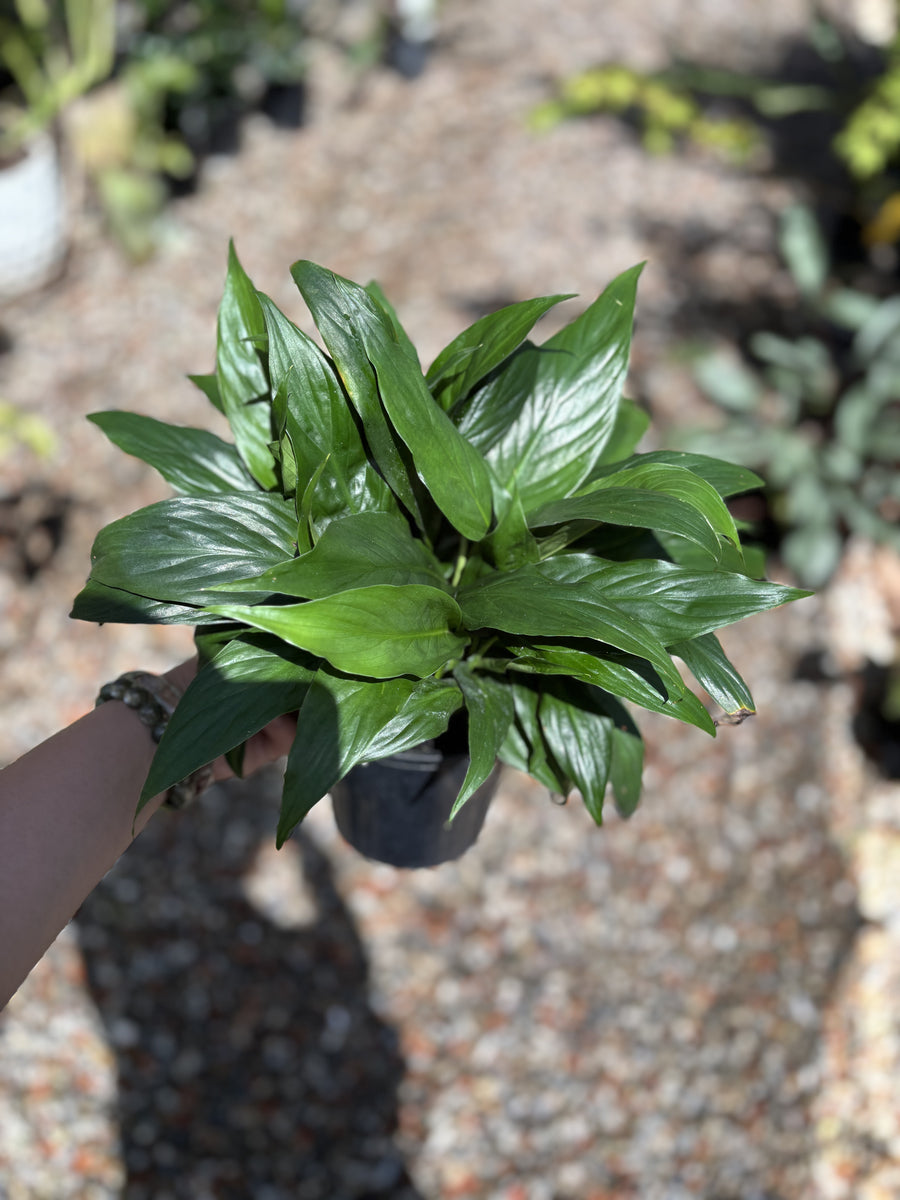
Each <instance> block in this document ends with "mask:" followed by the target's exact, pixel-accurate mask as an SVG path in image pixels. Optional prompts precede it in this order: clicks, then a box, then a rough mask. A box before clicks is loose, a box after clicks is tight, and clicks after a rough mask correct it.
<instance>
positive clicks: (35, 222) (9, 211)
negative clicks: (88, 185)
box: [0, 134, 66, 299]
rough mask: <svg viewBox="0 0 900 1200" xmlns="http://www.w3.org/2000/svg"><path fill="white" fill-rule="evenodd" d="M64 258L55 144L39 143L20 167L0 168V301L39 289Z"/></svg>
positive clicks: (45, 140)
mask: <svg viewBox="0 0 900 1200" xmlns="http://www.w3.org/2000/svg"><path fill="white" fill-rule="evenodd" d="M65 252H66V213H65V197H64V194H63V183H62V173H61V171H60V166H59V156H58V154H57V151H56V144H55V143H54V141H53V139H52V138H51V137H50V136H49V134H44V135H42V136H41V137H38V138H36V139H35V140H34V142H33V143H32V144H31V145H30V147H29V149H28V152H27V154H26V155H25V157H24V158H23V159H21V160H20V161H19V162H16V163H14V164H13V165H12V166H9V167H2V168H0V299H9V298H11V297H13V296H21V295H22V294H23V293H25V292H29V291H31V290H32V289H34V288H38V287H40V286H41V285H42V284H45V283H47V282H49V281H50V279H52V278H53V276H54V275H55V274H56V273H57V272H58V271H59V269H60V267H61V265H62V260H63V257H64V255H65Z"/></svg>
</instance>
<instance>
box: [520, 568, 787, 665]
mask: <svg viewBox="0 0 900 1200" xmlns="http://www.w3.org/2000/svg"><path fill="white" fill-rule="evenodd" d="M525 570H528V571H531V572H535V573H542V574H544V575H545V576H546V578H548V579H552V580H553V581H554V582H555V583H556V584H557V585H559V586H560V587H562V588H563V589H570V590H574V588H573V587H572V585H577V591H578V595H579V598H580V599H581V601H582V602H583V603H586V604H589V603H591V602H593V601H597V602H598V603H600V604H603V605H609V606H610V607H612V608H614V609H615V610H617V611H618V612H621V613H622V614H623V616H625V617H626V618H627V619H628V620H629V621H633V622H635V623H636V624H639V625H640V626H641V627H643V628H644V629H646V630H647V632H648V635H649V636H651V637H655V638H658V639H659V641H660V642H662V643H663V644H664V645H666V646H671V645H673V644H674V643H676V642H682V641H685V640H687V639H689V638H694V637H699V636H700V635H701V634H704V633H711V632H713V630H715V629H719V628H721V627H722V626H723V625H730V624H732V623H733V622H734V621H740V620H742V619H743V618H744V617H749V616H753V614H754V613H759V612H764V611H766V610H767V609H770V608H777V607H778V606H779V605H780V604H786V603H787V602H788V601H789V600H798V599H800V598H801V597H803V596H808V595H810V593H809V592H805V591H801V590H800V589H798V588H792V587H787V586H785V585H784V584H780V583H768V582H766V581H763V580H757V579H749V578H748V577H747V576H746V575H738V574H735V573H733V572H728V571H709V572H706V571H692V570H689V569H687V568H685V567H680V566H678V565H677V564H675V563H669V562H661V561H659V560H656V559H637V560H635V561H633V562H616V563H598V562H597V560H596V559H593V558H591V556H589V555H582V554H567V555H560V556H559V557H557V558H555V559H547V560H545V561H544V562H542V563H541V564H540V565H539V566H538V567H531V568H523V571H525ZM621 648H622V649H626V648H627V647H621ZM645 657H646V656H645ZM653 665H654V666H656V663H654V664H653ZM657 669H658V668H657Z"/></svg>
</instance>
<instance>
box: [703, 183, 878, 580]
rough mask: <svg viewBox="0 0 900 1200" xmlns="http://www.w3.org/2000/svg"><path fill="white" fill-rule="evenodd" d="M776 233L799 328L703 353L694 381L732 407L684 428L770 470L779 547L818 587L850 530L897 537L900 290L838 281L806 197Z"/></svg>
mask: <svg viewBox="0 0 900 1200" xmlns="http://www.w3.org/2000/svg"><path fill="white" fill-rule="evenodd" d="M780 244H781V250H782V254H783V256H784V258H785V261H786V263H787V265H788V267H789V269H790V272H791V275H792V276H793V279H794V282H795V284H796V286H797V290H798V292H799V294H800V297H801V306H800V309H799V314H800V318H801V321H802V332H801V333H800V334H799V336H796V337H784V336H782V335H780V334H775V333H772V332H759V333H756V334H755V335H754V336H753V337H752V338H751V339H750V342H749V355H748V356H747V358H746V360H743V361H742V360H739V359H734V358H731V357H729V356H726V355H724V354H723V353H721V352H718V353H717V352H710V353H708V354H705V355H702V356H701V357H700V359H699V360H698V362H697V364H696V373H697V379H698V382H699V383H700V386H701V387H702V389H703V390H704V391H705V392H706V394H707V395H708V396H709V397H710V399H712V400H713V401H715V403H717V404H718V405H719V406H720V408H721V409H722V410H723V412H724V413H725V414H726V419H725V423H724V425H723V427H721V428H719V429H716V430H715V431H709V432H707V433H700V432H697V433H695V434H693V435H691V436H690V437H688V438H686V439H685V440H686V444H687V445H689V446H691V447H692V448H695V449H698V450H706V449H708V448H712V447H713V446H715V447H717V448H718V449H720V450H721V451H723V452H724V453H726V454H728V455H729V457H733V458H735V459H736V460H737V461H739V462H741V463H743V464H745V465H746V466H748V467H751V468H755V469H757V470H759V471H761V472H762V473H763V474H764V475H765V477H766V481H767V485H768V494H769V499H770V504H771V512H772V515H773V517H774V519H775V521H776V523H777V524H778V525H779V526H780V527H781V530H782V537H781V542H780V553H781V557H782V559H783V561H784V562H785V564H786V565H787V566H788V567H789V568H790V569H791V571H792V572H793V573H794V575H795V576H796V577H797V579H799V581H800V582H801V583H803V584H805V585H807V586H809V587H819V586H821V585H822V584H824V583H826V582H827V580H828V579H829V577H830V576H831V574H832V573H833V572H834V570H835V569H836V568H837V566H838V564H839V562H840V558H841V554H842V551H843V545H844V541H845V539H846V537H847V535H848V534H850V533H855V534H858V535H860V536H862V537H866V538H869V539H871V540H872V541H875V542H879V543H881V544H883V545H886V546H891V547H893V548H894V549H900V526H898V523H897V517H898V514H900V475H898V473H897V462H898V461H900V406H898V403H897V397H898V396H900V338H898V334H900V296H897V295H892V296H888V297H887V298H878V297H875V296H871V295H868V294H866V293H865V292H861V291H858V290H856V289H853V288H846V287H842V286H839V285H838V284H837V283H836V282H835V280H834V278H833V276H832V267H831V262H830V259H829V254H828V249H827V247H826V245H825V240H824V238H823V236H822V232H821V230H820V228H819V225H818V222H817V220H816V217H815V216H814V214H813V213H812V212H811V211H810V210H809V209H807V208H806V207H804V206H800V205H798V206H795V207H792V208H789V209H787V210H786V212H785V213H784V216H783V218H782V222H781V229H780Z"/></svg>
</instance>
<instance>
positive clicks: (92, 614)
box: [69, 579, 218, 625]
mask: <svg viewBox="0 0 900 1200" xmlns="http://www.w3.org/2000/svg"><path fill="white" fill-rule="evenodd" d="M69 616H70V617H73V618H74V619H75V620H77V621H96V622H97V623H98V624H99V625H104V624H106V623H107V622H110V623H114V624H117V625H202V624H212V623H213V622H215V621H216V620H218V618H217V617H214V616H213V615H212V614H211V613H205V612H204V611H203V610H202V609H199V608H188V607H187V606H185V605H183V604H166V603H163V602H162V601H160V600H151V599H150V598H149V597H148V596H136V595H135V594H134V593H133V592H129V591H127V590H126V589H124V588H117V587H108V586H107V585H106V584H104V583H98V582H97V580H96V579H89V580H88V581H87V583H86V584H85V585H84V587H83V588H82V589H81V591H80V592H79V593H78V595H77V596H76V597H75V602H74V604H73V605H72V611H71V612H70V613H69Z"/></svg>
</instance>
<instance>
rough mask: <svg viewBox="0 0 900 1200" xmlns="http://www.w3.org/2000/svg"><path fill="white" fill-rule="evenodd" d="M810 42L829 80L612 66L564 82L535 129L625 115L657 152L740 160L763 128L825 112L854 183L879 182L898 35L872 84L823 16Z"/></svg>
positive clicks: (891, 139)
mask: <svg viewBox="0 0 900 1200" xmlns="http://www.w3.org/2000/svg"><path fill="white" fill-rule="evenodd" d="M807 37H808V42H809V45H810V48H811V49H812V50H813V51H814V52H815V53H816V54H817V55H818V57H819V59H820V60H821V62H822V65H823V69H824V73H826V74H829V73H830V76H831V78H830V81H829V82H826V83H822V84H818V83H817V84H808V83H790V82H782V81H780V80H777V79H770V78H766V77H764V76H760V75H753V74H750V73H742V72H738V71H729V70H722V69H718V68H710V67H705V66H701V65H699V64H688V63H682V64H678V65H673V66H672V67H669V68H667V69H666V70H662V71H657V72H651V73H645V72H641V71H636V70H632V69H630V68H629V67H627V66H625V65H623V64H621V63H610V64H606V65H602V66H597V67H592V68H590V69H588V70H585V71H583V72H580V73H578V74H576V75H574V76H572V77H571V78H569V79H566V80H563V81H562V82H561V84H560V85H559V89H558V94H557V95H556V96H555V97H554V98H552V99H550V100H547V101H545V102H544V103H542V104H540V105H538V106H537V107H536V108H535V109H534V110H533V112H532V114H531V123H532V125H533V127H534V128H536V129H538V130H542V129H547V128H552V127H553V126H554V125H556V124H558V123H559V122H560V121H562V120H565V119H567V118H570V117H583V116H589V115H591V114H596V113H610V114H613V115H615V116H620V117H624V116H627V117H630V118H631V119H633V120H635V121H636V122H637V124H638V125H639V127H640V128H641V131H642V137H643V143H644V146H645V147H646V149H647V150H649V151H651V152H653V153H660V152H668V151H671V150H672V149H674V147H675V145H676V143H677V141H678V140H679V139H682V140H687V141H689V142H692V143H694V144H696V145H699V146H703V147H706V148H711V149H713V150H716V151H718V152H720V153H721V154H722V155H723V156H724V157H726V158H728V159H730V160H732V161H734V162H737V163H743V162H746V161H747V160H748V159H749V158H750V157H751V156H752V154H753V152H754V151H755V150H756V149H758V148H759V147H760V146H762V145H764V144H765V141H766V134H765V130H764V126H763V122H764V121H778V120H780V119H782V118H785V117H790V116H794V115H796V114H798V113H804V112H830V113H834V114H835V115H837V116H838V117H839V118H840V120H841V129H840V132H839V133H838V134H837V136H836V137H835V139H834V142H833V144H832V146H831V150H832V152H833V153H834V154H835V155H836V156H837V158H838V159H839V160H840V161H841V162H842V163H843V164H844V165H845V166H846V168H847V170H848V171H849V173H850V175H851V176H852V177H853V178H854V179H855V180H856V181H858V182H859V183H860V184H863V183H867V182H869V181H872V180H877V179H879V178H880V177H882V176H884V175H885V174H886V173H888V172H889V171H890V170H891V169H892V168H893V167H896V166H897V160H898V152H900V34H897V35H896V36H895V37H894V38H893V40H892V41H891V42H890V43H889V44H888V45H887V46H886V47H884V50H883V62H882V67H881V69H880V71H878V73H877V74H876V75H875V77H874V78H868V77H865V76H862V75H861V74H860V73H859V71H858V69H857V68H856V66H855V64H854V62H853V54H852V51H851V45H850V40H849V38H848V35H847V34H846V33H845V32H844V31H843V30H842V29H841V27H840V26H839V25H837V24H835V23H834V22H832V21H830V20H828V19H826V18H825V17H824V16H823V15H822V14H821V13H817V12H815V13H814V14H813V16H812V17H811V19H810V23H809V26H808V29H807ZM723 101H726V102H727V101H739V102H740V103H741V104H742V107H743V108H744V109H745V110H746V111H747V112H749V115H747V116H745V115H734V114H732V115H724V114H722V113H717V112H716V111H715V110H716V106H717V105H718V106H721V104H722V102H723ZM882 198H883V197H882Z"/></svg>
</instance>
